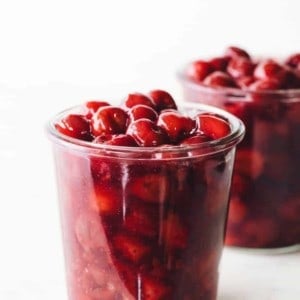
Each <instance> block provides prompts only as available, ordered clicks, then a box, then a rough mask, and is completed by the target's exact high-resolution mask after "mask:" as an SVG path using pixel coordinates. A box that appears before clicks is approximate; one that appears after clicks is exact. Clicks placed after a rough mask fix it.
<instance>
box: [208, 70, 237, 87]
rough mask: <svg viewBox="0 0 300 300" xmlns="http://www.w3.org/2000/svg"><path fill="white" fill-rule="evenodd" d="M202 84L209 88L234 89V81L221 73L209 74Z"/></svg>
mask: <svg viewBox="0 0 300 300" xmlns="http://www.w3.org/2000/svg"><path fill="white" fill-rule="evenodd" d="M203 83H204V84H205V85H208V86H211V87H236V84H235V82H234V80H233V79H232V78H231V77H230V76H229V75H228V74H227V73H224V72H221V71H215V72H213V73H211V74H210V75H208V76H207V77H206V78H205V79H204V81H203Z"/></svg>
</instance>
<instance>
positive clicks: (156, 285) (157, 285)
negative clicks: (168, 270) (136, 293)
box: [141, 276, 172, 300]
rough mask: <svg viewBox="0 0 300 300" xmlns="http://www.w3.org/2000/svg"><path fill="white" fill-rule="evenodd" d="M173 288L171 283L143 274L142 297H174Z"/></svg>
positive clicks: (159, 299)
mask: <svg viewBox="0 0 300 300" xmlns="http://www.w3.org/2000/svg"><path fill="white" fill-rule="evenodd" d="M171 292H172V289H171V287H170V286H169V285H167V284H166V283H164V282H162V281H161V280H158V278H156V277H154V278H153V277H150V276H143V278H142V291H141V294H142V299H145V300H146V299H147V300H163V299H171V298H172V296H171V295H172V294H171Z"/></svg>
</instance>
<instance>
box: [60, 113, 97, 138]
mask: <svg viewBox="0 0 300 300" xmlns="http://www.w3.org/2000/svg"><path fill="white" fill-rule="evenodd" d="M55 128H56V130H58V131H59V132H60V133H62V134H65V135H67V136H70V137H72V138H76V139H80V140H86V141H91V140H92V135H91V130H90V123H89V121H88V119H87V118H86V117H85V116H82V115H76V114H70V115H68V116H66V117H65V118H63V119H62V120H61V121H60V122H59V123H57V124H55Z"/></svg>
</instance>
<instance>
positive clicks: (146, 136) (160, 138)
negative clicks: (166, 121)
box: [127, 119, 168, 147]
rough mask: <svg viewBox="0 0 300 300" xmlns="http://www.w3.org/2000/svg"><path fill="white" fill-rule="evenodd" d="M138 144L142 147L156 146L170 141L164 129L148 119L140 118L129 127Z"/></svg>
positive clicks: (128, 131) (128, 130)
mask: <svg viewBox="0 0 300 300" xmlns="http://www.w3.org/2000/svg"><path fill="white" fill-rule="evenodd" d="M127 134H129V135H131V136H132V137H133V138H134V139H135V141H136V142H137V144H138V145H139V146H142V147H156V146H160V145H162V144H167V143H168V138H167V135H166V133H165V132H164V131H163V129H162V128H161V127H159V126H157V125H156V124H155V123H154V122H153V121H151V120H148V119H139V120H136V121H134V122H132V123H131V124H130V125H129V126H128V129H127Z"/></svg>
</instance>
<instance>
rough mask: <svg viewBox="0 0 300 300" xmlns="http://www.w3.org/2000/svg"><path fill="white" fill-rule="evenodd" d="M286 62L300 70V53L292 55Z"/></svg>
mask: <svg viewBox="0 0 300 300" xmlns="http://www.w3.org/2000/svg"><path fill="white" fill-rule="evenodd" d="M286 64H287V65H288V66H290V67H292V68H296V69H299V70H300V53H295V54H293V55H291V56H290V57H289V58H288V59H287V60H286Z"/></svg>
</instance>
